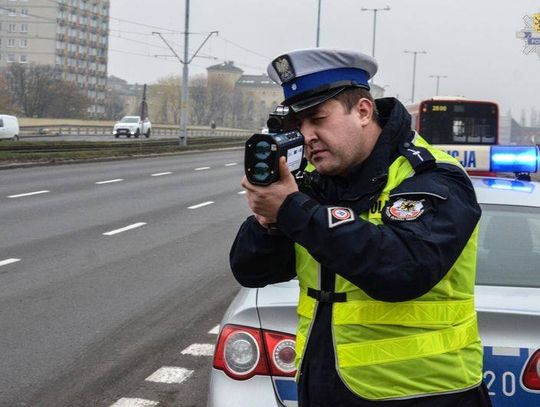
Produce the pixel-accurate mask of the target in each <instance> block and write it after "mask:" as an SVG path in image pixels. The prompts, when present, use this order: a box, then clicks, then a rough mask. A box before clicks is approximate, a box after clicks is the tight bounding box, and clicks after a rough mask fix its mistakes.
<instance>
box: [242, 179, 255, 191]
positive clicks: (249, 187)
mask: <svg viewBox="0 0 540 407" xmlns="http://www.w3.org/2000/svg"><path fill="white" fill-rule="evenodd" d="M241 185H242V187H243V188H244V189H247V190H248V191H253V189H254V185H253V184H252V183H251V182H249V181H248V179H247V177H246V176H245V175H244V178H242V183H241Z"/></svg>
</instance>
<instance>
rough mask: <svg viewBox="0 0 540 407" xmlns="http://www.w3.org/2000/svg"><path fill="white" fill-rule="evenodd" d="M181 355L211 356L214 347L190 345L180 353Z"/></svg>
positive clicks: (205, 344)
mask: <svg viewBox="0 0 540 407" xmlns="http://www.w3.org/2000/svg"><path fill="white" fill-rule="evenodd" d="M181 353H182V355H192V356H213V355H214V345H212V344H211V343H192V344H191V345H189V346H188V347H187V348H186V349H184V350H183V351H182V352H181Z"/></svg>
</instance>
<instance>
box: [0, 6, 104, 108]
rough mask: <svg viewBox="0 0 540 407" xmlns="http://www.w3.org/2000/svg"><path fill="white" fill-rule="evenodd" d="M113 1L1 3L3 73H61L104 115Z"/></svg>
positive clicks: (0, 23)
mask: <svg viewBox="0 0 540 407" xmlns="http://www.w3.org/2000/svg"><path fill="white" fill-rule="evenodd" d="M109 8H110V1H109V0H0V67H6V66H9V64H11V63H15V62H18V63H21V64H27V63H36V64H45V65H53V66H55V67H56V68H58V70H59V72H60V75H61V77H62V79H65V80H67V81H70V82H75V83H77V84H78V86H79V88H80V89H81V90H83V92H85V93H86V94H87V96H88V97H89V98H90V100H91V102H92V105H91V107H90V109H89V110H90V113H91V114H94V115H100V114H102V113H104V112H105V98H106V96H105V90H106V86H107V51H108V38H109Z"/></svg>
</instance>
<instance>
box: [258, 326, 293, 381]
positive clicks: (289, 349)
mask: <svg viewBox="0 0 540 407" xmlns="http://www.w3.org/2000/svg"><path fill="white" fill-rule="evenodd" d="M264 341H265V344H266V354H267V356H268V360H269V361H270V373H271V375H272V376H294V375H295V374H296V366H295V363H294V361H295V359H296V351H295V345H296V341H295V337H294V336H293V335H288V334H283V333H280V332H271V331H265V332H264Z"/></svg>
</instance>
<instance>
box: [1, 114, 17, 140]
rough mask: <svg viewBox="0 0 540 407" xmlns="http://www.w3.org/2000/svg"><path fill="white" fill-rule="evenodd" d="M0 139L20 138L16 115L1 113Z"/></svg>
mask: <svg viewBox="0 0 540 407" xmlns="http://www.w3.org/2000/svg"><path fill="white" fill-rule="evenodd" d="M0 140H13V141H18V140H19V121H18V120H17V118H16V117H15V116H9V115H7V114H0Z"/></svg>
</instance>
